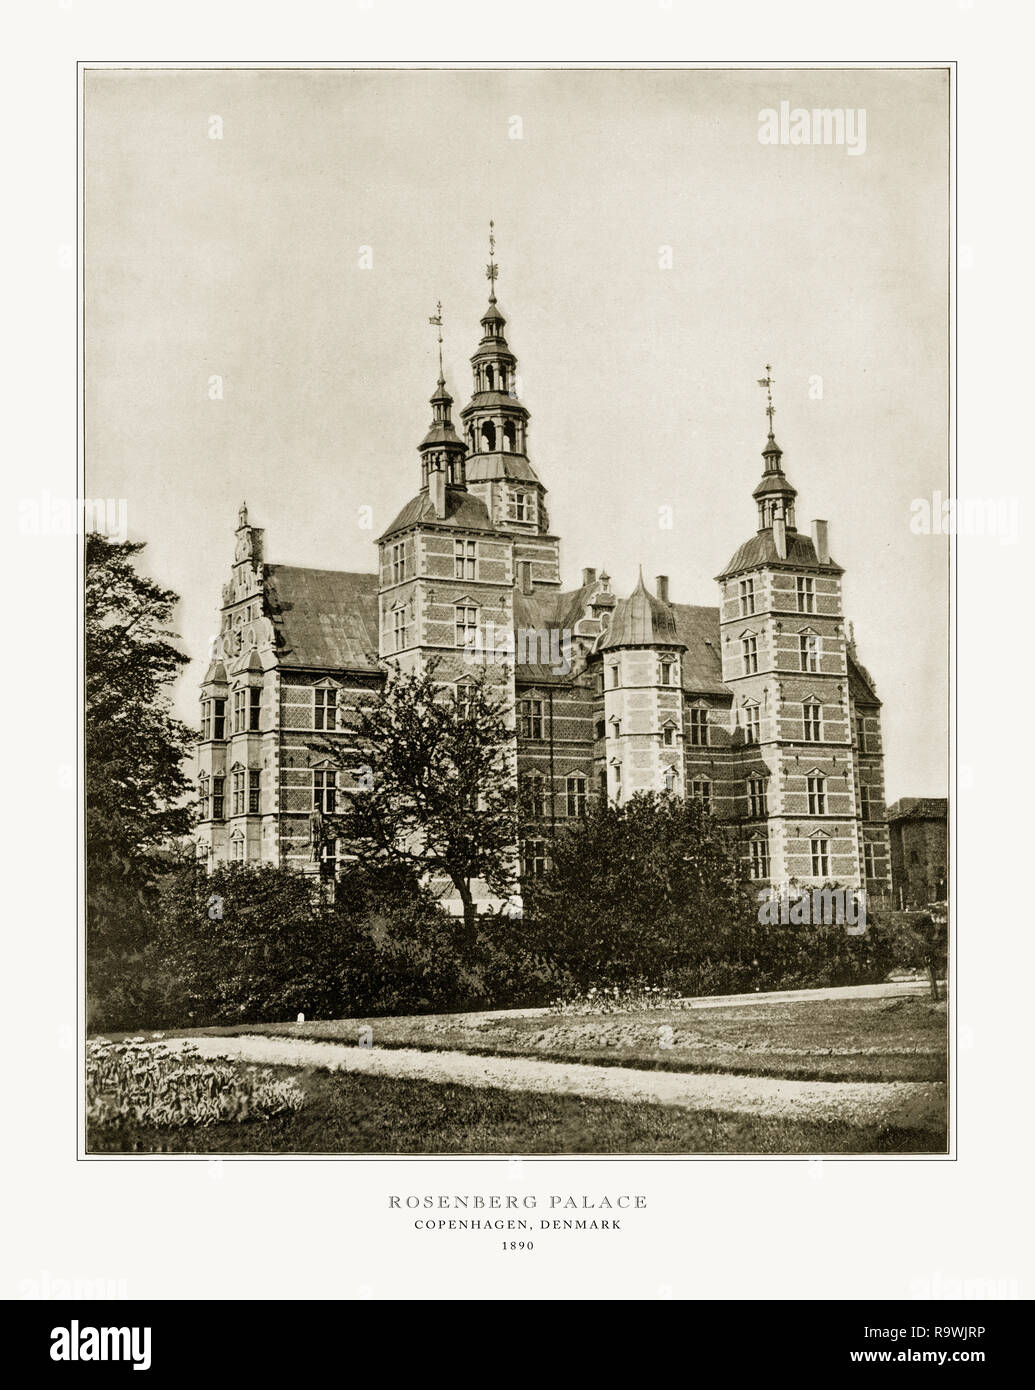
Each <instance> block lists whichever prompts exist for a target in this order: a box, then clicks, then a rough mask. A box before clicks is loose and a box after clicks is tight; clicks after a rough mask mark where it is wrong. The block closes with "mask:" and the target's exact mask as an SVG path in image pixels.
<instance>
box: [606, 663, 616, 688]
mask: <svg viewBox="0 0 1035 1390" xmlns="http://www.w3.org/2000/svg"><path fill="white" fill-rule="evenodd" d="M607 669H608V673H609V674H610V678H611V689H612V690H617V689H618V662H617V661H616V662H615V664H614V665H613V666H609V667H608V668H607Z"/></svg>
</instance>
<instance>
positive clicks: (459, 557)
mask: <svg viewBox="0 0 1035 1390" xmlns="http://www.w3.org/2000/svg"><path fill="white" fill-rule="evenodd" d="M477 544H478V543H477V541H454V542H453V573H454V577H455V578H456V579H474V578H475V570H476V568H477V565H478V550H477Z"/></svg>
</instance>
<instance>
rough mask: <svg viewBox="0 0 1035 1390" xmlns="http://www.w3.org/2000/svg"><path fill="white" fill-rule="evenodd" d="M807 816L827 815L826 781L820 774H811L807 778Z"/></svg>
mask: <svg viewBox="0 0 1035 1390" xmlns="http://www.w3.org/2000/svg"><path fill="white" fill-rule="evenodd" d="M808 795H809V815H810V816H825V815H826V813H827V779H826V778H825V777H824V776H823V774H822V773H821V772H811V773H809V776H808Z"/></svg>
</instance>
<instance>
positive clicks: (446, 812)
mask: <svg viewBox="0 0 1035 1390" xmlns="http://www.w3.org/2000/svg"><path fill="white" fill-rule="evenodd" d="M437 666H438V663H437V662H434V661H432V662H429V663H428V665H427V667H426V668H425V669H424V670H423V671H421V672H414V673H404V672H402V671H401V670H400V669H399V667H398V666H397V665H393V666H391V667H390V668H389V671H388V676H387V680H386V682H385V685H384V687H383V688H382V689H381V690H380V691H377V692H372V693H371V694H370V696H369V697H368V698H366V699H364V700H363V702H362V703H361V704H360V705H359V707H358V709H357V710H356V712H355V714H354V718H353V723H352V729H351V731H352V734H353V738H352V740H351V743H352V747H351V748H350V749H344V748H343V747H342V745H341V744H338V743H335V742H334V741H332V740H329V739H328V740H318V741H317V742H315V743H314V744H312V745H311V747H313V748H314V750H315V751H317V752H320V753H322V754H323V755H324V756H325V757H327V758H328V759H330V760H331V761H333V762H335V763H336V764H337V765H338V767H339V768H342V769H344V770H345V771H346V773H348V774H351V775H352V783H353V786H352V789H351V791H350V789H349V788H346V795H345V796H344V798H343V800H344V807H343V809H341V810H340V811H339V813H338V814H336V815H328V816H327V818H326V820H325V822H324V824H323V826H322V828H321V834H322V836H323V837H324V838H325V839H334V838H337V837H340V838H341V839H342V840H343V841H344V843H345V844H346V845H347V847H348V849H349V852H350V853H352V854H354V855H355V856H356V857H357V859H358V860H359V862H360V863H361V864H365V865H372V866H377V865H380V866H385V865H394V866H396V867H398V868H405V869H409V870H410V871H411V872H414V873H417V874H420V875H429V874H430V875H431V876H432V878H437V879H439V880H442V879H448V881H449V882H450V883H451V884H452V885H453V887H454V888H455V889H456V892H457V895H458V896H459V898H460V901H461V903H462V904H463V911H464V925H465V937H466V939H467V942H468V944H469V945H471V946H473V944H474V942H475V940H476V937H477V930H478V918H477V909H476V905H475V900H474V892H473V885H474V883H475V881H476V880H478V879H481V880H482V881H483V882H485V883H486V884H487V885H488V886H489V888H490V889H491V890H492V891H493V892H494V893H496V894H498V895H500V896H502V897H506V896H508V895H509V894H510V893H512V892H513V891H514V887H515V884H516V876H517V864H516V858H515V848H516V839H517V834H516V794H515V791H514V785H513V783H514V753H515V745H514V731H513V728H512V727H511V724H510V722H509V719H508V713H509V711H508V708H507V706H506V704H505V702H504V701H503V699H502V698H501V697H499V696H498V695H497V694H496V693H495V691H494V689H493V687H492V686H491V685H490V683H489V678H488V677H489V673H488V670H487V669H486V668H481V669H480V670H478V671H477V673H476V674H475V675H473V676H472V678H471V680H470V681H469V682H466V683H465V684H464V685H463V687H462V688H461V690H459V691H458V690H456V689H454V688H453V687H452V686H451V685H445V684H443V683H442V682H441V681H439V680H437V679H436V671H437Z"/></svg>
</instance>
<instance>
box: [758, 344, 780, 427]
mask: <svg viewBox="0 0 1035 1390" xmlns="http://www.w3.org/2000/svg"><path fill="white" fill-rule="evenodd" d="M758 384H759V386H764V387H765V395H766V407H765V413H766V414H767V415H768V416H769V438H770V439H772V438H773V416H774V415H775V414H776V406H775V405H773V369H772V367H771V366H770V365H769V363H768V362H767V363H766V364H765V376H763V377H760V378H759V381H758Z"/></svg>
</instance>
